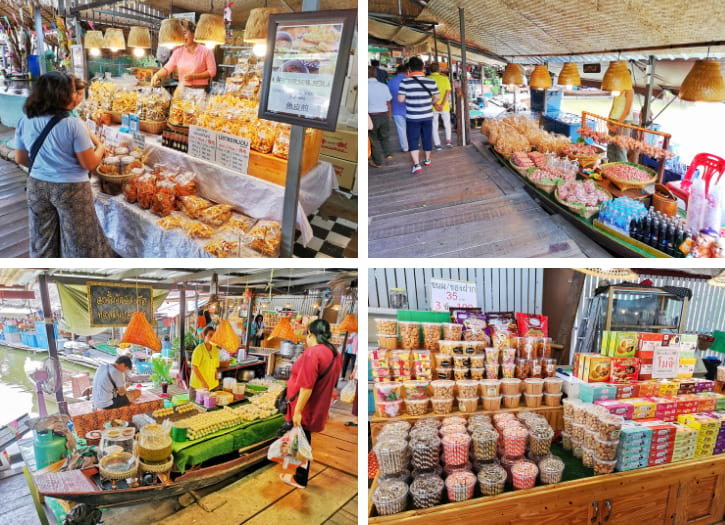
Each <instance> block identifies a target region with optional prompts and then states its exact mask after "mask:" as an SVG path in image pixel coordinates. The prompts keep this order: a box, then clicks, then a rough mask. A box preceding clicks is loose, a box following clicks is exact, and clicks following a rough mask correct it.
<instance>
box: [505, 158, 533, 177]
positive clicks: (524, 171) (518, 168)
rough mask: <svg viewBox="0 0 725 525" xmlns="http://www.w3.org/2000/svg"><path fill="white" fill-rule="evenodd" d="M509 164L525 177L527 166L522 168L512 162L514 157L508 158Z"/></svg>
mask: <svg viewBox="0 0 725 525" xmlns="http://www.w3.org/2000/svg"><path fill="white" fill-rule="evenodd" d="M509 164H510V165H511V167H512V168H513V169H515V170H516V171H518V172H519V173H520V174H521V175H523V176H524V177H526V174H527V172H528V171H529V168H522V167H521V166H519V165H517V164H516V163H515V162H514V159H513V157H511V158H510V159H509Z"/></svg>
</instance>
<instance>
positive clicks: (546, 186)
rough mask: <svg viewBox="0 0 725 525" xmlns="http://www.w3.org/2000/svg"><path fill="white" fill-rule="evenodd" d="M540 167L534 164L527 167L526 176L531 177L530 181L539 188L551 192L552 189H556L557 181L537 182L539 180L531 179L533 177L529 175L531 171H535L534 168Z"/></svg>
mask: <svg viewBox="0 0 725 525" xmlns="http://www.w3.org/2000/svg"><path fill="white" fill-rule="evenodd" d="M538 169H540V168H537V167H536V166H534V167H532V168H527V169H526V178H527V179H529V182H531V184H533V185H534V186H536V187H537V188H539V189H540V190H541V191H545V192H546V193H551V192H552V191H554V188H556V186H557V183H556V181H554V182H550V183H545V182H537V181H533V180H531V178H530V177H529V175H530V174H531V173H533V170H538Z"/></svg>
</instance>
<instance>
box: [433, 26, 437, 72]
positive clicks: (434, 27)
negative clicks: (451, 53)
mask: <svg viewBox="0 0 725 525" xmlns="http://www.w3.org/2000/svg"><path fill="white" fill-rule="evenodd" d="M433 53H435V57H436V58H435V61H436V63H438V39H437V38H436V26H435V24H434V25H433Z"/></svg>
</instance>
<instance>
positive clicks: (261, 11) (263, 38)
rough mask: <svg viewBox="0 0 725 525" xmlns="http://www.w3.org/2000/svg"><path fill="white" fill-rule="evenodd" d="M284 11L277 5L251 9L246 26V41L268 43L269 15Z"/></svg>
mask: <svg viewBox="0 0 725 525" xmlns="http://www.w3.org/2000/svg"><path fill="white" fill-rule="evenodd" d="M282 12H283V11H282V10H281V9H277V8H276V7H257V8H255V9H252V10H251V11H249V18H247V24H246V25H245V26H244V41H245V42H249V43H252V44H266V43H267V27H268V26H269V15H273V14H275V13H282Z"/></svg>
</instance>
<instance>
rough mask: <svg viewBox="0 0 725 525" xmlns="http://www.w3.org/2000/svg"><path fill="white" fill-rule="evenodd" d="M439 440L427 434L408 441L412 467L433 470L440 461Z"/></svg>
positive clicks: (435, 436)
mask: <svg viewBox="0 0 725 525" xmlns="http://www.w3.org/2000/svg"><path fill="white" fill-rule="evenodd" d="M440 448H441V440H440V439H439V438H438V436H437V435H435V434H433V435H427V436H424V437H421V438H419V439H415V440H412V441H411V442H410V453H411V458H410V464H411V466H412V467H413V468H414V469H418V470H433V469H435V467H436V465H438V462H439V461H440Z"/></svg>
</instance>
